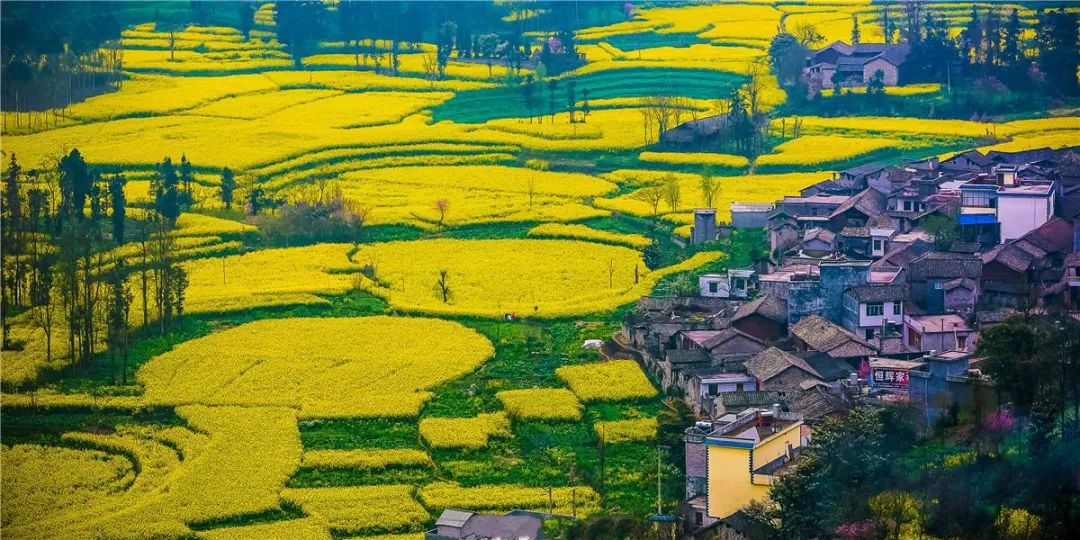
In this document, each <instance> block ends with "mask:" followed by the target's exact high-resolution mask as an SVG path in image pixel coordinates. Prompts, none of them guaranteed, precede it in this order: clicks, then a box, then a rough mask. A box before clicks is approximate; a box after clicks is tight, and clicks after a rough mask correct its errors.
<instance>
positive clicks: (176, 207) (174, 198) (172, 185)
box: [151, 157, 180, 226]
mask: <svg viewBox="0 0 1080 540" xmlns="http://www.w3.org/2000/svg"><path fill="white" fill-rule="evenodd" d="M151 188H152V191H153V193H154V210H156V211H157V213H158V214H160V215H161V217H163V218H165V220H166V221H167V222H168V224H169V226H174V225H176V219H177V218H178V217H180V194H179V192H178V189H177V177H176V168H175V167H173V163H172V158H168V157H167V158H165V159H164V160H162V161H161V164H160V165H158V171H157V176H156V177H155V178H154V180H153V182H152V183H151Z"/></svg>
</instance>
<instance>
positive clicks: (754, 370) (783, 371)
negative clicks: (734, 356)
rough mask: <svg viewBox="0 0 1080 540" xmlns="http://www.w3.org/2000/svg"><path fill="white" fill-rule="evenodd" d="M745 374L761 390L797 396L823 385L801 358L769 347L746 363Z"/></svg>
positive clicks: (815, 371)
mask: <svg viewBox="0 0 1080 540" xmlns="http://www.w3.org/2000/svg"><path fill="white" fill-rule="evenodd" d="M746 373H747V374H748V375H750V376H752V377H753V378H754V379H755V380H756V381H757V386H758V387H760V388H761V389H762V390H766V391H776V392H782V393H784V394H788V393H790V394H792V395H794V394H797V393H798V392H799V391H800V390H806V389H809V388H811V387H813V386H815V385H816V384H818V383H821V384H825V381H823V380H822V378H821V375H820V374H819V373H818V372H817V370H815V369H814V368H813V367H812V366H811V365H810V364H808V363H807V362H806V360H803V359H802V358H800V357H798V356H796V355H794V354H792V353H789V352H787V351H782V350H780V349H778V348H776V347H769V348H768V349H765V350H764V351H762V352H760V353H758V354H756V355H754V357H753V358H751V359H750V360H748V361H747V362H746Z"/></svg>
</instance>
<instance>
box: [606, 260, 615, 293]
mask: <svg viewBox="0 0 1080 540" xmlns="http://www.w3.org/2000/svg"><path fill="white" fill-rule="evenodd" d="M607 281H608V288H609V289H614V288H615V259H608V262H607Z"/></svg>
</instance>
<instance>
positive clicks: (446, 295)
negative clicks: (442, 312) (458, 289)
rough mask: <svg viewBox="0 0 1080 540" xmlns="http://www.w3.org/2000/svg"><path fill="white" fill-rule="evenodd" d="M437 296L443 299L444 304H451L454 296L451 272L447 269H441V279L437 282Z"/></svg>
mask: <svg viewBox="0 0 1080 540" xmlns="http://www.w3.org/2000/svg"><path fill="white" fill-rule="evenodd" d="M435 295H436V296H438V297H439V298H441V299H442V302H443V303H444V304H449V303H450V299H451V298H452V297H453V296H454V291H453V290H451V289H450V271H449V270H447V269H446V268H441V269H439V278H438V279H437V280H436V281H435Z"/></svg>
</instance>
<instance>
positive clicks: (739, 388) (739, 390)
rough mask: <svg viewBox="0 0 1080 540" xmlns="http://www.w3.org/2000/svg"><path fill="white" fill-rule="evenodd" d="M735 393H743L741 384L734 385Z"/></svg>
mask: <svg viewBox="0 0 1080 540" xmlns="http://www.w3.org/2000/svg"><path fill="white" fill-rule="evenodd" d="M735 391H736V392H742V391H743V383H735Z"/></svg>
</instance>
